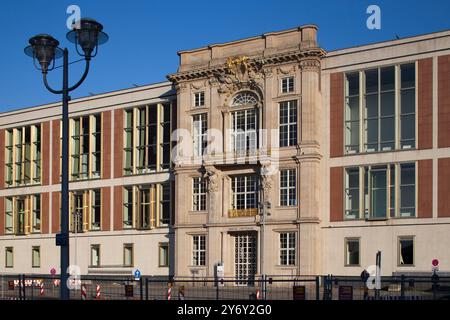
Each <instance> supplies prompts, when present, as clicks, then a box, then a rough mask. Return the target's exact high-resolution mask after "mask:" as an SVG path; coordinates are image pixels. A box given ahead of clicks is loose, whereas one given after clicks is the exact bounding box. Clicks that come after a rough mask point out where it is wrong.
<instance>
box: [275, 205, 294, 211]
mask: <svg viewBox="0 0 450 320" xmlns="http://www.w3.org/2000/svg"><path fill="white" fill-rule="evenodd" d="M292 209H298V206H297V205H293V206H275V210H292ZM269 210H270V209H269Z"/></svg>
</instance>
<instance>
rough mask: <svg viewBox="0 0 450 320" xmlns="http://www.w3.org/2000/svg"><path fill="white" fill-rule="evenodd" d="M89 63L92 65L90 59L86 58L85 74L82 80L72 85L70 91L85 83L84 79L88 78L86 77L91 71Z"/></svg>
mask: <svg viewBox="0 0 450 320" xmlns="http://www.w3.org/2000/svg"><path fill="white" fill-rule="evenodd" d="M89 65H90V59H88V58H86V66H85V68H84V73H83V76H82V77H81V79H80V81H78V82H77V83H76V84H75V85H73V86H72V87H70V88H69V89H68V91H72V90H75V89H76V88H78V87H79V86H80V85H81V84H82V83H83V81H84V80H85V79H86V77H87V75H88V73H89Z"/></svg>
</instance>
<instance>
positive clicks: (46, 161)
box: [41, 121, 51, 186]
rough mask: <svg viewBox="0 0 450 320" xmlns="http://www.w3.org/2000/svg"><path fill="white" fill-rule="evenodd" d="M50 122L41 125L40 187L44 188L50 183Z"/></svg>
mask: <svg viewBox="0 0 450 320" xmlns="http://www.w3.org/2000/svg"><path fill="white" fill-rule="evenodd" d="M50 145H51V143H50V121H47V122H44V123H42V139H41V148H42V161H41V168H42V185H43V186H46V185H48V184H49V183H50Z"/></svg>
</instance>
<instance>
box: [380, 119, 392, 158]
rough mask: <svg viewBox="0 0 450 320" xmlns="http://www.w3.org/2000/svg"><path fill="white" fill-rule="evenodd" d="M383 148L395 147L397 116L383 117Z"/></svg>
mask: <svg viewBox="0 0 450 320" xmlns="http://www.w3.org/2000/svg"><path fill="white" fill-rule="evenodd" d="M381 128H382V130H381V132H380V134H381V149H382V150H393V149H394V147H395V118H393V117H392V118H384V119H381Z"/></svg>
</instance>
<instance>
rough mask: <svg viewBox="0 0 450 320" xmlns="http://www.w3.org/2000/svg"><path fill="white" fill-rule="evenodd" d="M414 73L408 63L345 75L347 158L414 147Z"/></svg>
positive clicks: (413, 67)
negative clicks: (349, 155) (359, 154)
mask: <svg viewBox="0 0 450 320" xmlns="http://www.w3.org/2000/svg"><path fill="white" fill-rule="evenodd" d="M415 69H416V66H415V63H408V64H402V65H396V66H388V67H381V68H376V69H369V70H365V71H361V72H351V73H347V74H346V82H345V115H344V122H345V123H344V127H345V152H346V153H347V154H348V153H358V152H361V151H364V152H377V151H390V150H394V149H410V148H414V147H415V132H416V129H415V127H416V124H415V123H416V115H415V108H416V104H415V97H416V89H415V87H416V85H415V83H416V78H415ZM361 121H362V125H361ZM361 139H362V141H363V144H362V146H361V143H360V141H361Z"/></svg>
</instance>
